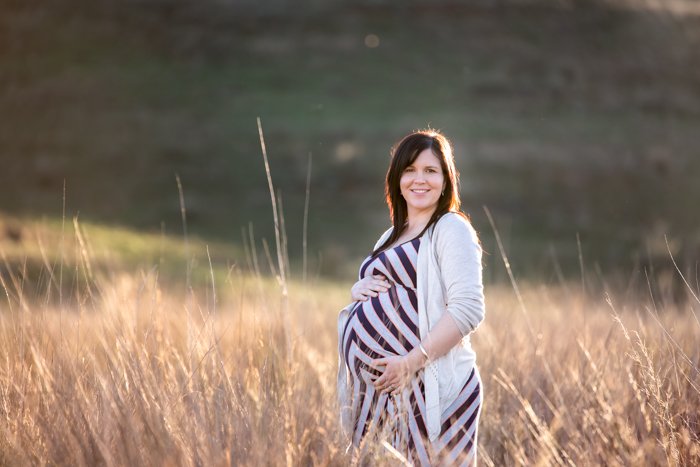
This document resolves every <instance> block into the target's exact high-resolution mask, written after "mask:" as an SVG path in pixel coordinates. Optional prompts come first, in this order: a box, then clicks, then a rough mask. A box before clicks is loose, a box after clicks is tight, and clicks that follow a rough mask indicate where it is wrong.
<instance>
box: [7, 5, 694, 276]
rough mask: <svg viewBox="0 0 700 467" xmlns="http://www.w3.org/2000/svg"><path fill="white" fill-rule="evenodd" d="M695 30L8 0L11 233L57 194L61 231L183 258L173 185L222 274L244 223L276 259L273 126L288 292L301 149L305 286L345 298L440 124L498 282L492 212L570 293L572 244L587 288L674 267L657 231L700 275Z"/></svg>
mask: <svg viewBox="0 0 700 467" xmlns="http://www.w3.org/2000/svg"><path fill="white" fill-rule="evenodd" d="M699 15H700V3H698V2H697V1H673V2H664V1H660V2H657V1H652V0H649V1H647V0H629V1H623V0H609V1H602V0H601V1H595V0H551V1H550V0H542V1H535V0H532V1H527V0H517V1H516V0H498V1H495V0H494V1H471V0H470V1H466V0H462V1H460V0H450V1H448V0H401V1H382V0H324V1H318V0H296V1H294V2H292V1H288V0H265V1H264V2H262V1H254V0H197V1H193V0H60V1H59V0H41V1H35V0H4V1H3V2H1V3H0V31H2V34H1V36H0V116H1V117H0V118H1V119H2V124H1V125H0V224H1V225H0V236H4V241H5V242H6V244H12V242H15V243H18V242H22V241H23V238H25V237H26V236H27V235H30V234H31V232H32V231H33V229H34V227H33V226H35V225H36V221H40V222H43V225H45V226H48V227H49V228H53V229H54V230H55V228H56V227H57V226H58V228H60V222H61V216H62V209H63V208H62V203H63V185H64V180H65V186H66V216H67V219H68V224H70V223H71V219H72V217H74V216H76V215H78V213H79V217H80V219H81V220H82V221H84V222H89V223H91V224H92V225H94V226H96V227H95V228H96V229H97V228H101V229H106V230H105V231H112V232H122V233H118V234H116V235H119V236H120V238H122V239H132V240H133V241H134V242H135V241H136V240H135V239H136V238H140V237H139V235H145V236H146V237H144V238H154V239H157V238H159V237H160V236H161V235H164V236H165V237H166V238H168V239H170V240H169V241H171V242H172V245H175V246H173V248H181V245H182V244H181V243H180V241H179V240H178V239H179V238H181V237H182V234H183V228H182V220H181V217H180V201H179V195H178V188H177V183H176V181H175V174H176V173H177V174H179V176H180V178H181V180H182V185H183V189H184V194H185V205H186V209H187V222H188V229H189V233H190V234H192V235H193V238H195V239H200V240H201V242H203V243H207V244H212V245H218V247H217V249H216V251H215V253H216V254H215V255H214V258H212V259H213V260H214V261H215V262H218V263H220V264H223V263H226V262H229V263H234V262H237V261H238V262H241V264H244V263H245V255H244V253H243V234H242V229H244V230H245V231H246V232H247V233H249V226H250V224H249V223H252V226H253V227H254V235H255V237H256V239H258V240H259V239H260V238H263V237H264V238H266V239H267V242H268V243H269V244H270V250H271V254H272V257H273V258H274V257H275V255H276V253H275V247H274V237H275V235H274V226H273V220H272V208H271V201H270V193H269V188H268V185H267V179H266V174H265V166H264V162H263V158H262V153H261V149H260V140H259V137H258V129H257V123H256V117H260V118H261V121H262V126H263V130H264V133H265V139H266V144H267V152H268V155H269V160H270V170H271V175H272V179H273V182H274V184H275V188H276V189H279V190H280V192H281V197H282V202H283V208H284V217H285V224H286V232H287V236H288V242H289V255H290V262H291V267H292V275H293V276H294V275H297V276H298V275H299V272H300V268H301V262H302V230H303V229H302V227H303V217H304V199H305V190H306V177H307V167H308V160H309V153H312V155H313V156H312V157H313V162H312V169H311V184H310V203H309V230H308V245H309V247H308V252H309V253H308V256H309V271H310V274H320V275H322V276H324V277H330V278H334V279H343V280H349V279H352V278H353V277H356V275H357V270H358V267H359V264H360V262H361V260H362V259H363V258H364V257H365V256H366V255H367V254H368V253H369V252H370V251H371V248H372V246H373V245H374V242H375V240H376V239H377V238H378V237H379V235H380V234H381V233H382V232H383V231H384V230H385V229H386V228H388V227H389V226H390V218H389V215H388V210H387V208H386V205H385V203H384V200H383V179H384V176H385V173H386V170H387V168H388V165H389V160H390V150H391V147H392V145H393V144H394V143H395V142H397V141H398V140H399V139H401V138H402V137H403V136H404V135H406V134H408V133H410V132H412V131H414V130H418V129H422V128H426V127H428V126H430V127H431V128H435V129H440V130H441V131H442V132H443V133H444V134H445V135H446V136H447V137H448V138H450V139H451V141H452V143H453V145H454V149H455V159H456V164H457V169H458V170H459V171H460V173H461V194H462V201H463V210H464V211H465V212H466V213H468V214H470V216H471V219H472V222H473V224H474V226H475V228H476V230H477V231H478V232H480V234H481V239H482V242H483V245H484V249H485V250H486V252H487V253H489V254H490V256H489V255H486V256H485V263H486V268H485V270H484V274H485V280H486V281H495V282H497V281H504V280H507V278H506V273H505V269H504V267H503V263H502V261H501V259H500V254H499V253H498V248H497V246H496V243H495V238H494V235H493V230H492V229H491V226H490V224H489V222H488V219H487V217H486V215H485V212H484V209H483V207H482V206H483V205H486V206H487V207H488V208H489V209H490V210H491V212H492V214H493V216H494V219H495V222H496V225H497V227H498V228H499V231H500V234H501V236H502V238H503V241H504V247H505V249H506V252H507V253H508V255H509V257H510V259H511V263H512V265H513V267H514V270H515V272H516V275H517V276H518V277H519V278H529V277H532V278H535V277H537V278H544V279H546V280H547V279H548V280H560V279H562V278H566V279H569V278H571V279H574V280H579V277H580V272H579V269H580V267H581V266H580V263H579V247H578V245H577V234H578V235H579V238H580V242H581V248H580V253H581V257H582V258H583V260H584V267H585V268H586V270H587V271H591V272H593V271H595V273H598V274H600V275H609V274H613V273H617V272H620V273H621V274H622V275H624V274H628V273H629V272H630V271H634V270H640V268H642V267H647V266H648V267H653V264H654V262H661V261H663V262H668V259H669V255H668V251H667V247H666V243H665V240H664V236H665V235H666V236H667V238H668V240H669V246H670V248H671V250H672V252H673V253H674V255H676V259H677V261H678V263H679V266H680V267H681V268H682V269H683V270H684V272H688V271H694V268H695V267H696V260H697V258H698V254H699V251H700V218H699V216H698V215H697V203H698V200H699V199H700V125H699V124H700V61H699V60H698V59H699V58H700V20H699V18H700V16H699ZM110 229H111V230H110ZM119 229H121V230H119ZM124 232H128V235H131V237H129V236H128V235H127V233H124ZM149 236H150V237H149ZM115 242H116V241H115ZM117 243H118V242H117ZM122 243H124V242H123V241H122ZM115 244H116V243H115ZM132 247H133V245H131V246H129V245H126V246H124V245H122V247H121V248H123V249H124V250H125V251H126V250H129V249H130V248H132ZM115 248H116V247H115ZM144 248H146V249H149V248H150V249H152V250H153V251H154V255H155V256H157V255H158V249H160V255H161V257H162V256H163V254H164V253H163V242H162V241H158V240H154V241H153V242H151V243H150V244H147V246H145V247H144ZM263 251H264V250H263V248H262V246H261V244H260V243H258V245H257V254H258V255H259V256H260V258H261V261H263V262H264V256H263V255H264V253H263ZM142 253H143V249H142V250H138V251H137V253H135V254H134V255H133V261H134V262H135V263H139V262H140V261H141V262H143V261H146V260H145V259H144V258H145V257H146V256H144V255H143V254H142ZM265 264H266V263H265ZM143 267H144V268H145V269H146V270H149V269H150V267H151V266H150V264H144V265H143ZM180 270H181V271H184V266H183V267H182V268H180ZM691 275H692V277H695V275H694V274H691Z"/></svg>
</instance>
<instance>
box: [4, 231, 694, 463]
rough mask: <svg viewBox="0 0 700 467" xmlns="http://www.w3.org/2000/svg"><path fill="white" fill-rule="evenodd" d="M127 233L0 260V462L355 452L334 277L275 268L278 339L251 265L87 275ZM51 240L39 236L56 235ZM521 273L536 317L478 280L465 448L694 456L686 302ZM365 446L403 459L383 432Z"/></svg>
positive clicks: (549, 456)
mask: <svg viewBox="0 0 700 467" xmlns="http://www.w3.org/2000/svg"><path fill="white" fill-rule="evenodd" d="M86 230H87V231H91V229H86ZM128 235H134V236H135V234H130V233H128V232H123V231H114V232H111V233H110V232H108V231H107V230H105V231H104V232H101V233H100V234H99V235H91V238H92V242H93V245H92V248H86V252H85V253H84V254H83V253H82V252H81V251H79V252H78V253H79V254H78V255H77V256H75V255H74V256H70V255H71V254H72V253H70V251H71V249H70V248H68V247H65V253H66V257H65V258H64V271H63V278H62V283H63V288H62V289H60V290H61V291H62V292H61V293H60V294H59V288H58V286H57V282H60V281H61V279H60V278H59V277H58V275H59V274H60V269H59V267H56V268H55V269H53V272H54V280H52V279H51V278H50V274H49V273H48V271H47V270H46V269H44V270H42V271H41V273H40V275H39V277H41V279H39V278H38V277H32V276H30V275H29V274H27V275H26V276H23V275H22V268H23V264H22V263H17V262H14V263H11V262H8V263H7V267H6V266H5V265H3V266H2V278H3V282H4V287H3V288H2V289H1V291H2V294H3V299H2V301H1V302H0V355H1V356H2V359H1V362H0V464H2V465H46V464H49V465H229V464H231V465H260V464H266V465H284V464H286V465H346V464H350V463H351V462H352V458H351V457H350V455H349V454H346V452H345V448H346V444H345V442H344V440H343V438H342V435H341V433H340V431H339V426H338V422H337V413H338V409H337V406H336V402H335V375H336V371H337V362H338V360H337V336H336V329H335V320H336V316H337V312H338V311H339V310H340V308H342V307H343V306H345V305H346V304H347V302H348V300H349V299H348V288H349V287H348V284H337V283H334V282H328V281H325V280H323V279H318V280H314V281H310V283H309V284H307V285H306V290H305V288H304V286H303V284H301V283H299V282H296V281H292V282H291V283H290V284H289V296H288V298H289V309H290V315H291V316H290V323H291V324H290V327H291V329H290V336H291V346H287V344H286V335H285V334H286V329H285V325H284V323H285V319H284V316H283V310H284V300H285V297H283V296H282V294H281V288H280V286H279V284H278V283H277V281H276V280H275V279H274V278H271V277H269V276H267V275H265V276H262V277H260V279H258V276H257V275H256V274H255V273H254V272H252V271H251V270H249V269H248V268H247V267H243V266H241V265H236V266H235V267H233V268H232V269H230V274H226V275H225V276H224V275H223V274H222V275H219V276H215V280H214V287H212V285H211V282H209V283H203V284H201V285H197V286H195V287H194V288H193V293H192V295H191V297H192V298H191V300H190V301H189V302H188V300H187V294H186V291H185V289H184V287H181V286H178V285H177V283H178V282H179V281H169V280H168V278H167V277H165V276H166V274H164V273H163V274H161V273H160V271H158V269H157V268H156V270H155V271H154V272H153V273H152V274H150V276H149V275H148V271H145V270H142V271H140V272H138V271H137V272H129V271H130V270H133V269H119V268H118V267H116V266H115V267H113V268H112V269H105V268H102V267H99V266H95V267H92V268H91V270H92V277H91V276H90V269H89V268H88V264H89V263H91V262H94V263H95V264H99V262H98V261H96V260H97V258H96V256H97V253H95V257H93V256H92V253H91V252H92V251H99V249H100V248H102V245H100V243H99V241H108V240H109V238H111V237H117V236H124V237H127V236H128ZM135 237H136V236H135ZM98 238H99V241H98ZM135 239H136V238H135ZM57 240H60V239H57V238H56V237H51V238H45V239H44V241H45V245H44V248H45V249H50V251H51V252H52V254H56V252H57V250H56V248H57V245H56V242H57ZM139 241H140V242H143V244H144V245H148V244H149V242H150V244H151V245H153V244H157V242H158V241H159V240H157V239H155V238H151V237H148V236H146V237H145V238H141V239H140V240H139ZM23 242H24V243H23V248H25V251H26V252H27V255H28V256H29V255H30V254H33V253H32V248H35V247H34V246H31V242H30V241H29V239H24V240H23ZM74 242H75V235H74V233H73V234H71V235H67V236H66V240H65V244H66V245H72V244H74ZM78 243H79V242H78ZM195 243H196V242H195ZM135 244H136V245H139V244H140V243H138V242H135ZM143 248H146V247H143ZM175 248H176V245H173V249H175ZM3 249H5V250H6V251H8V250H9V248H8V244H7V243H6V242H3ZM18 251H19V250H17V251H14V253H13V254H14V255H15V256H17V253H18ZM59 253H60V251H59ZM6 255H8V253H6ZM21 256H22V255H19V257H21ZM76 258H77V260H78V263H77V264H78V266H77V267H76V266H75V263H76ZM71 261H72V262H71ZM58 263H59V264H60V255H59V262H58ZM183 264H184V261H183ZM52 267H53V263H52ZM183 267H184V266H183ZM579 285H580V284H579ZM521 289H522V292H523V300H524V304H525V309H526V312H527V314H528V317H529V320H530V322H531V323H532V326H533V333H532V334H531V333H530V331H529V327H528V325H527V324H526V320H525V312H524V311H523V310H522V309H521V307H520V305H519V304H518V302H517V300H516V298H515V295H514V293H513V291H512V289H510V288H509V287H505V286H498V285H491V286H487V297H486V302H487V318H486V321H485V322H484V323H483V324H482V325H481V326H480V328H479V329H478V330H477V332H476V333H475V334H474V336H473V344H474V347H475V349H476V351H477V355H478V365H479V368H480V371H481V374H482V378H483V382H484V407H483V410H482V418H481V423H480V427H479V459H480V460H479V462H480V463H482V464H483V465H542V466H549V465H639V466H641V465H694V464H696V463H698V462H700V456H699V453H698V446H699V442H698V433H699V431H698V408H699V407H700V404H699V397H698V396H699V394H698V390H697V387H698V384H700V377H699V376H698V374H697V370H696V369H695V368H694V367H693V366H692V365H691V364H690V361H692V362H693V364H696V363H695V362H697V357H698V355H699V354H700V349H699V348H698V346H697V337H696V336H697V334H698V330H699V329H700V324H699V323H698V322H697V320H696V318H695V317H694V316H695V315H696V314H697V308H698V304H697V302H693V301H681V300H677V301H676V302H672V301H668V300H665V299H664V300H661V301H660V302H663V303H664V305H663V306H662V305H661V304H660V303H657V307H658V309H657V310H655V309H654V304H653V303H652V302H651V298H648V297H649V296H648V294H644V293H643V289H640V290H639V291H637V292H636V293H635V295H633V296H630V294H629V293H627V294H626V295H625V297H626V298H624V299H622V298H617V295H616V294H615V293H612V292H611V293H610V295H609V300H610V303H606V298H607V297H606V296H605V294H603V293H600V294H597V293H596V294H593V296H591V294H590V293H589V294H588V295H586V296H584V295H583V294H582V292H580V290H581V289H580V287H578V286H577V285H576V284H568V285H567V286H566V288H564V287H561V286H558V287H556V288H551V287H546V286H545V285H542V284H529V285H522V284H521ZM36 291H39V292H38V293H37V292H36ZM661 292H663V290H661ZM214 295H215V296H216V300H214V299H213V297H214ZM662 295H663V293H662ZM620 296H622V294H620ZM664 296H668V295H667V294H666V295H664ZM188 303H189V304H188ZM611 305H612V306H611ZM613 307H614V310H613ZM652 313H653V314H654V315H658V319H659V322H660V323H661V324H663V326H664V328H663V329H662V327H661V326H660V325H659V324H658V323H657V321H656V319H654V317H653V316H652ZM664 329H665V330H664ZM671 338H672V339H673V340H671ZM365 461H367V462H369V463H370V464H372V463H374V464H378V465H383V464H393V463H396V462H398V461H396V459H395V458H393V457H391V455H390V454H389V453H388V452H386V451H384V450H383V449H382V448H381V447H380V445H379V444H377V446H376V447H375V449H371V450H369V453H368V454H367V458H365Z"/></svg>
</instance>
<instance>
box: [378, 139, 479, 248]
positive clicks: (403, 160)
mask: <svg viewBox="0 0 700 467" xmlns="http://www.w3.org/2000/svg"><path fill="white" fill-rule="evenodd" d="M426 149H431V150H432V151H433V154H434V155H435V157H437V158H438V159H439V160H440V166H441V167H442V173H443V175H444V176H445V179H446V181H447V183H446V184H445V192H444V194H442V195H440V199H439V200H438V205H437V208H436V209H435V212H433V215H432V216H431V217H430V220H429V221H428V223H427V224H426V225H425V228H424V229H423V231H422V232H421V233H420V234H418V235H417V236H416V238H418V237H421V236H422V235H423V234H424V233H425V231H426V230H428V228H430V226H431V225H433V224H435V223H436V222H437V221H438V219H440V218H441V217H442V216H443V215H445V214H447V213H448V212H455V213H457V214H459V215H461V216H462V217H464V219H466V220H467V222H469V218H468V217H467V216H466V215H464V214H463V213H462V212H460V211H459V206H460V200H459V172H457V169H455V163H454V157H453V155H452V145H451V144H450V142H449V141H448V140H447V138H445V136H443V135H442V134H441V133H440V132H439V131H437V130H430V129H429V130H423V131H418V132H416V133H412V134H410V135H408V136H406V137H405V138H404V139H402V140H401V141H399V142H398V143H396V144H395V145H394V147H393V149H392V153H391V164H390V165H389V170H388V171H387V173H386V181H385V183H384V193H385V195H386V203H387V204H388V205H389V211H390V212H391V223H392V225H393V226H394V230H393V231H392V232H391V235H389V238H387V239H386V240H385V241H384V243H383V244H382V245H380V246H379V247H378V248H377V249H376V250H374V251H373V252H372V258H374V257H375V256H377V255H378V254H379V253H381V252H382V251H383V250H384V248H386V247H388V246H389V245H391V244H392V243H394V242H395V241H396V240H398V239H399V237H401V234H402V233H403V232H404V231H405V230H406V225H405V224H406V220H407V219H408V207H407V206H406V200H405V199H404V197H403V196H401V186H400V182H401V176H402V175H403V172H404V170H406V167H408V166H410V165H411V164H413V162H414V161H415V160H416V159H417V158H418V155H419V154H420V153H421V152H423V151H425V150H426Z"/></svg>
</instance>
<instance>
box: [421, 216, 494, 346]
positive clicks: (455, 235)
mask: <svg viewBox="0 0 700 467" xmlns="http://www.w3.org/2000/svg"><path fill="white" fill-rule="evenodd" d="M440 224H442V225H440ZM438 226H439V228H436V232H435V237H434V238H435V240H434V241H435V250H436V255H437V258H436V259H437V262H438V265H439V267H440V275H441V280H442V284H443V286H444V291H445V300H446V301H447V303H446V306H447V311H448V312H449V313H450V314H451V315H452V317H453V318H454V320H455V323H457V327H458V328H459V330H460V332H461V333H462V336H466V335H467V334H469V333H471V332H472V331H474V330H475V329H476V328H477V326H479V324H480V323H481V322H482V321H483V320H484V312H485V306H484V286H483V283H482V266H481V246H480V245H479V240H478V238H477V236H476V232H475V231H474V228H473V227H472V226H471V224H469V222H467V220H466V219H464V218H463V217H461V216H460V215H458V214H454V215H450V216H448V218H446V219H444V222H440V223H438V225H436V227H438Z"/></svg>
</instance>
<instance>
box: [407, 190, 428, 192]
mask: <svg viewBox="0 0 700 467" xmlns="http://www.w3.org/2000/svg"><path fill="white" fill-rule="evenodd" d="M411 191H412V192H414V193H427V192H428V191H430V190H411Z"/></svg>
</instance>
